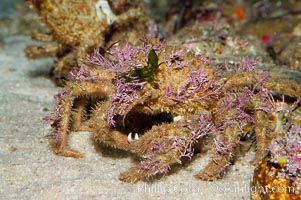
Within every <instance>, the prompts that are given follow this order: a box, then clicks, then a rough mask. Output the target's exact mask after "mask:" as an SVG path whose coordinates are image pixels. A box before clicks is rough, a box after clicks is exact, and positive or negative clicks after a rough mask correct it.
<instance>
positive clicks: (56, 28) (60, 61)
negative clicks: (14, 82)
mask: <svg viewBox="0 0 301 200" xmlns="http://www.w3.org/2000/svg"><path fill="white" fill-rule="evenodd" d="M26 2H27V3H28V4H29V5H30V7H31V8H32V9H34V10H35V11H36V12H37V13H38V15H39V17H40V19H41V20H42V21H43V22H44V23H45V25H46V26H47V27H48V29H49V31H50V33H49V34H43V33H39V32H37V31H34V32H32V38H33V39H34V40H37V41H41V42H44V44H43V45H42V46H28V47H27V48H26V49H25V54H26V56H27V57H28V58H39V57H47V56H56V57H57V61H56V62H55V65H54V75H55V77H56V78H66V75H68V74H69V72H70V70H71V69H72V68H73V67H78V62H79V60H81V59H82V58H84V56H85V55H86V54H87V53H90V51H93V49H94V48H99V47H101V48H105V44H106V42H107V40H108V38H106V36H107V35H108V34H109V33H110V35H114V34H113V32H114V31H115V32H119V33H120V32H122V33H124V32H129V33H127V35H126V37H127V38H129V39H133V38H137V35H136V34H137V33H138V32H139V31H137V30H138V29H141V30H145V29H146V27H147V23H148V22H147V18H146V14H145V13H144V10H143V9H142V5H141V3H138V1H137V2H135V1H134V0H132V1H131V2H128V1H124V0H118V1H114V3H113V2H111V1H108V0H82V1H77V0H71V1H60V0H26ZM111 7H112V8H111ZM131 23H135V27H134V26H132V25H131ZM112 27H113V30H114V31H113V30H112ZM129 34H132V35H133V36H131V35H129ZM120 37H125V35H122V34H121V35H120ZM140 37H142V35H140ZM115 39H116V38H115ZM119 39H120V38H119Z"/></svg>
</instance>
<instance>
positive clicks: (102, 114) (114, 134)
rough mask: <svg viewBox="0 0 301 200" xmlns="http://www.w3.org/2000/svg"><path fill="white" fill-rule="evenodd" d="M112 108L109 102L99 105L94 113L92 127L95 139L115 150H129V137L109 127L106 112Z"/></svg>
mask: <svg viewBox="0 0 301 200" xmlns="http://www.w3.org/2000/svg"><path fill="white" fill-rule="evenodd" d="M109 106H110V102H109V101H105V102H102V103H99V104H98V105H97V106H96V108H95V110H94V111H93V114H92V117H91V121H90V123H91V126H92V129H93V130H94V139H95V140H96V141H98V142H101V143H104V144H107V145H110V146H111V147H114V148H119V149H123V150H129V143H128V139H127V136H126V135H125V134H123V133H121V132H119V131H117V130H114V129H112V128H110V127H108V125H107V121H106V112H107V110H108V108H109Z"/></svg>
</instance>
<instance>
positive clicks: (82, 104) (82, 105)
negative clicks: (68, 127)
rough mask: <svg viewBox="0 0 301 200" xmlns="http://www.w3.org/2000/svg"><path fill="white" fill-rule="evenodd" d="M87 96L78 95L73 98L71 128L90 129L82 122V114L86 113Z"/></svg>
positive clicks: (76, 129)
mask: <svg viewBox="0 0 301 200" xmlns="http://www.w3.org/2000/svg"><path fill="white" fill-rule="evenodd" d="M87 102H88V99H87V97H84V96H80V97H78V98H77V99H75V100H74V111H73V113H72V115H73V118H72V119H73V123H72V130H74V131H90V130H91V129H90V128H89V126H87V125H86V124H83V119H84V115H85V113H86V110H85V109H86V105H87Z"/></svg>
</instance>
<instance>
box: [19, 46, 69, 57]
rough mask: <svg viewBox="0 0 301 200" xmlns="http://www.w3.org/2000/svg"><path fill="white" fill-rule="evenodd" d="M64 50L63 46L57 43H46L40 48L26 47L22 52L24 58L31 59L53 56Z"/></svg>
mask: <svg viewBox="0 0 301 200" xmlns="http://www.w3.org/2000/svg"><path fill="white" fill-rule="evenodd" d="M64 49H65V47H64V46H63V45H60V44H57V43H48V44H44V45H42V46H35V45H28V46H27V47H26V48H25V50H24V52H25V54H26V57H28V58H31V59H36V58H41V57H47V56H53V55H54V54H56V53H58V52H61V51H63V50H64Z"/></svg>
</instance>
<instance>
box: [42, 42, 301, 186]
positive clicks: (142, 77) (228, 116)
mask: <svg viewBox="0 0 301 200" xmlns="http://www.w3.org/2000/svg"><path fill="white" fill-rule="evenodd" d="M281 95H286V96H289V97H290V99H291V100H293V101H294V100H296V99H298V98H300V97H301V87H300V86H299V85H297V84H296V83H294V82H283V81H281V80H279V79H278V78H277V77H276V76H274V75H272V74H270V73H268V72H266V71H262V70H258V69H256V60H251V59H248V58H242V59H241V61H240V62H239V63H234V64H233V65H232V66H228V67H227V70H224V71H223V72H222V73H221V72H218V70H217V69H215V68H214V67H213V66H211V64H210V60H209V59H207V58H205V57H204V56H202V55H193V54H191V53H187V52H186V50H184V49H179V48H176V47H172V46H167V45H166V44H165V43H158V42H155V41H151V40H147V41H144V42H143V45H141V46H132V45H130V44H126V45H124V46H121V45H118V44H115V45H114V46H113V47H111V48H110V49H108V50H107V51H106V52H105V53H104V54H101V53H100V52H99V51H98V50H95V51H94V53H93V54H91V55H89V56H87V58H86V59H85V62H84V63H83V64H82V65H81V66H80V68H79V69H77V70H74V71H72V73H71V76H70V80H69V81H68V82H67V83H66V87H65V88H64V89H63V91H61V92H60V93H59V94H58V95H56V96H55V102H56V105H55V109H54V112H53V113H52V114H50V115H48V116H47V117H45V119H46V120H50V121H51V122H52V125H51V126H52V132H51V137H50V138H51V147H52V149H53V151H54V152H55V153H56V154H58V155H61V156H67V157H75V158H80V157H82V154H81V153H79V152H77V151H75V150H73V149H70V148H69V147H68V144H67V135H68V133H69V131H71V130H88V131H91V132H93V134H94V139H95V140H96V141H98V142H100V143H103V144H105V145H108V146H111V147H114V148H118V149H122V150H125V151H130V152H133V153H136V154H137V155H138V156H140V157H141V162H140V163H138V164H136V165H135V166H133V167H132V168H130V169H129V170H128V171H126V172H124V173H122V174H121V175H120V180H122V181H125V182H130V183H135V182H137V181H139V180H141V179H144V178H147V177H150V176H153V175H156V174H163V175H165V174H167V173H168V171H169V169H170V167H171V166H172V165H173V164H176V163H181V159H182V158H183V157H189V158H191V157H192V156H193V155H194V154H195V153H196V149H198V150H199V149H202V146H203V143H202V141H203V140H207V139H208V141H209V138H211V140H210V141H211V144H212V150H211V152H212V160H211V161H210V162H209V163H208V165H207V166H206V167H205V168H204V169H202V170H201V171H200V172H199V173H198V174H197V175H196V177H197V178H200V179H202V180H214V179H216V178H220V177H221V176H222V175H223V174H224V172H225V170H226V168H227V167H228V166H229V165H230V163H231V161H233V159H234V158H235V156H234V155H235V154H234V150H235V149H236V147H237V146H238V144H239V142H240V138H241V137H242V136H243V135H245V134H246V133H247V132H251V133H252V132H253V133H255V138H256V143H257V153H256V156H255V159H254V160H253V161H252V163H254V164H258V162H259V161H260V160H261V159H262V158H263V157H264V156H265V154H266V148H267V145H268V144H269V142H270V141H271V139H272V138H273V137H274V136H275V134H276V133H277V132H278V131H279V129H281V125H280V124H281V120H280V119H279V113H280V112H281V109H282V107H281V105H282V104H281V103H279V102H277V101H276V100H274V98H275V97H277V96H278V97H279V96H281ZM86 113H89V114H86Z"/></svg>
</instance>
